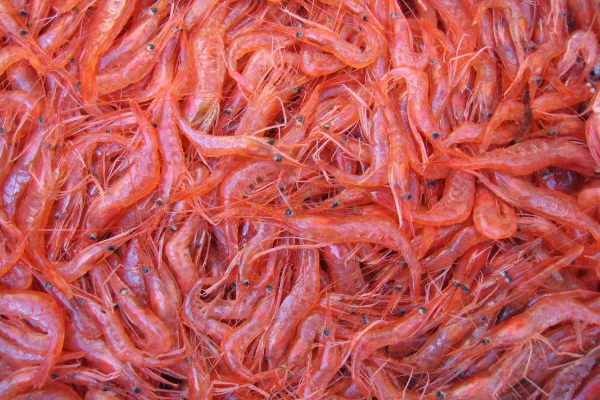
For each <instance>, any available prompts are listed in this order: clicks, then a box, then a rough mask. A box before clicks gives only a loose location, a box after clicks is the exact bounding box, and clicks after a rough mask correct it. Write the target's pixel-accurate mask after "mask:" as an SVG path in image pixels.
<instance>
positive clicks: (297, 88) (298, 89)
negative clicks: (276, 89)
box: [294, 86, 302, 94]
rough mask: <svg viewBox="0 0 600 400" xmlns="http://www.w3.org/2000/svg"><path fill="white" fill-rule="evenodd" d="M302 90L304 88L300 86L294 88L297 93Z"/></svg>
mask: <svg viewBox="0 0 600 400" xmlns="http://www.w3.org/2000/svg"><path fill="white" fill-rule="evenodd" d="M301 91H302V88H301V87H300V86H296V87H295V88H294V92H296V94H298V93H300V92H301Z"/></svg>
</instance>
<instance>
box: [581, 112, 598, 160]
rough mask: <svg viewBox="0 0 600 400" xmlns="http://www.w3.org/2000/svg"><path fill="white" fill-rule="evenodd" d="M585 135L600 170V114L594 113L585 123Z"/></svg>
mask: <svg viewBox="0 0 600 400" xmlns="http://www.w3.org/2000/svg"><path fill="white" fill-rule="evenodd" d="M585 137H586V139H587V142H588V147H589V149H590V153H591V154H592V157H594V161H596V171H600V116H599V114H598V113H594V114H593V115H592V116H591V117H590V118H589V119H588V120H587V121H586V123H585Z"/></svg>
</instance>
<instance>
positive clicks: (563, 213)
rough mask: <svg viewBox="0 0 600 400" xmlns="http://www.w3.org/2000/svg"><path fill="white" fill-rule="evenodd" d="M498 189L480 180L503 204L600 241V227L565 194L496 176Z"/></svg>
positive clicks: (502, 175)
mask: <svg viewBox="0 0 600 400" xmlns="http://www.w3.org/2000/svg"><path fill="white" fill-rule="evenodd" d="M494 177H495V180H496V182H497V185H494V184H492V183H491V182H490V181H489V180H488V179H487V178H485V177H483V176H481V175H480V176H479V178H480V179H481V180H482V181H483V182H484V183H485V185H486V186H487V187H488V188H489V189H490V190H491V191H492V192H494V194H496V196H498V197H499V198H500V199H501V200H504V201H505V202H507V203H508V204H511V205H513V206H514V207H519V208H523V209H525V210H530V211H533V212H535V213H537V214H540V215H541V216H544V217H547V218H550V219H554V220H557V221H559V222H563V223H566V224H569V225H573V226H576V227H579V228H581V229H584V230H586V231H589V232H590V233H591V234H592V235H594V237H596V238H600V224H598V222H596V221H595V220H594V219H593V218H591V217H590V216H588V215H587V214H586V213H585V212H584V211H583V210H582V209H581V208H580V207H579V205H578V204H577V201H576V200H575V199H573V198H572V197H571V196H568V195H565V194H564V193H560V192H554V191H552V190H548V189H543V188H537V187H535V186H533V185H532V184H531V183H530V182H529V181H527V180H525V179H523V178H519V177H515V176H513V175H509V174H506V173H504V172H499V171H497V172H495V173H494Z"/></svg>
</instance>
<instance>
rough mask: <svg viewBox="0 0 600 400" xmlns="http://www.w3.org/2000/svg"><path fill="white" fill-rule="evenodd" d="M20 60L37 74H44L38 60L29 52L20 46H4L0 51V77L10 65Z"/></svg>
mask: <svg viewBox="0 0 600 400" xmlns="http://www.w3.org/2000/svg"><path fill="white" fill-rule="evenodd" d="M20 60H27V61H29V64H30V65H31V66H32V67H33V68H35V70H36V71H37V72H39V73H40V74H44V73H45V70H44V67H43V66H42V64H41V62H40V60H39V58H38V57H37V56H36V55H35V54H33V52H32V51H31V50H29V49H26V48H23V47H21V46H5V47H3V48H2V49H0V75H2V74H3V73H4V72H5V71H6V69H7V68H8V67H9V66H10V65H12V64H14V63H16V62H18V61H20Z"/></svg>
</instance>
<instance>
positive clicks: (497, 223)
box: [473, 185, 517, 239]
mask: <svg viewBox="0 0 600 400" xmlns="http://www.w3.org/2000/svg"><path fill="white" fill-rule="evenodd" d="M473 223H474V224H475V227H477V230H478V231H479V232H480V233H481V234H482V235H484V236H486V237H488V238H490V239H504V238H508V237H511V236H512V235H513V234H514V233H515V232H516V230H517V218H516V215H515V211H514V210H513V208H512V207H511V206H509V205H507V204H506V203H504V202H502V201H499V200H497V199H496V198H494V195H493V194H492V192H490V190H489V189H487V188H486V187H485V186H483V185H478V186H477V194H476V196H475V204H474V205H473Z"/></svg>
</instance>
